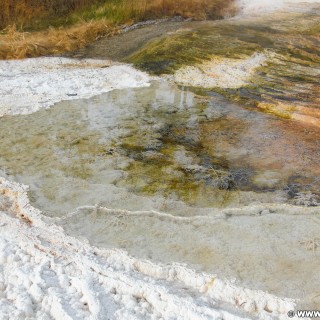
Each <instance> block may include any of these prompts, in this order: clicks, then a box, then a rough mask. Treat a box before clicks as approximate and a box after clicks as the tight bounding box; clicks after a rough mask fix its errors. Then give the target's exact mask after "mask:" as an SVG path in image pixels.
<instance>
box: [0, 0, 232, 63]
mask: <svg viewBox="0 0 320 320" xmlns="http://www.w3.org/2000/svg"><path fill="white" fill-rule="evenodd" d="M232 2H233V0H104V1H103V0H95V1H89V0H44V1H39V0H2V1H1V2H0V29H2V31H1V34H0V59H19V58H24V57H34V56H40V55H47V54H55V53H61V52H64V51H70V50H75V49H78V48H81V47H83V46H85V45H86V44H88V43H90V42H92V41H94V40H95V39H97V38H99V37H100V36H102V35H108V34H114V33H115V32H116V30H117V27H118V26H119V25H123V24H130V23H134V22H137V21H143V20H147V19H155V18H162V17H170V16H176V15H180V16H183V17H192V18H195V19H213V18H214V19H217V18H221V17H222V16H223V15H224V14H226V13H227V10H231V4H232Z"/></svg>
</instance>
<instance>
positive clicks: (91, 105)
mask: <svg viewBox="0 0 320 320" xmlns="http://www.w3.org/2000/svg"><path fill="white" fill-rule="evenodd" d="M319 131H320V130H319V128H318V127H316V126H315V127H308V128H306V127H305V126H302V125H301V124H300V123H299V122H298V123H296V122H292V120H288V119H281V118H277V117H274V116H272V115H267V114H264V113H260V112H256V111H252V110H246V109H243V108H241V107H240V106H239V105H237V104H233V103H230V101H227V100H226V99H225V98H224V97H222V96H220V95H218V94H216V93H211V94H210V93H208V95H206V96H197V95H196V94H195V93H193V92H191V91H188V90H186V89H184V88H178V87H177V86H176V85H174V84H170V83H168V82H167V81H162V80H160V81H154V82H153V83H152V84H151V86H150V87H147V88H136V89H123V90H115V91H112V92H110V93H106V94H103V95H100V96H97V97H95V98H91V99H88V100H77V101H65V102H61V103H58V104H56V105H55V106H54V107H52V108H51V109H48V110H40V111H38V112H37V113H35V114H31V115H21V116H10V117H5V118H3V119H2V125H1V128H0V137H1V142H0V148H1V151H2V152H1V157H0V166H1V168H2V170H3V171H4V172H5V173H6V175H7V176H8V177H11V178H12V179H13V180H17V181H20V182H23V183H25V184H28V185H29V186H30V195H29V196H30V199H31V203H32V205H34V206H35V207H37V208H40V209H41V210H43V212H44V213H45V214H48V215H50V216H60V217H62V216H64V215H66V214H68V213H70V212H74V213H73V214H69V215H67V216H66V217H64V218H63V219H62V220H57V222H58V223H59V224H62V225H63V226H64V228H65V229H66V230H67V232H69V233H71V234H73V235H76V236H79V237H82V238H87V239H89V241H90V242H91V243H92V244H94V245H98V246H104V247H118V248H122V249H125V250H127V251H128V252H129V253H130V254H133V255H135V256H137V257H139V258H148V259H154V260H155V261H161V262H171V261H176V262H182V263H188V264H190V265H192V267H194V268H196V269H197V270H205V271H207V272H218V273H219V274H222V275H224V276H227V277H235V278H237V279H240V280H242V282H243V283H245V284H246V285H247V286H249V287H252V288H259V289H263V290H267V291H270V292H271V293H276V294H280V295H282V296H290V297H294V298H303V299H306V300H307V301H308V302H310V301H312V299H313V296H312V297H311V296H310V295H312V294H314V287H313V286H314V283H315V282H314V281H313V282H310V283H309V282H308V281H309V279H310V270H312V269H316V268H317V263H318V262H319V261H318V259H319V257H318V254H316V255H314V254H313V252H312V251H308V248H309V247H308V241H310V239H312V237H315V236H316V235H317V232H318V231H319V228H320V226H319V221H318V218H317V217H316V216H314V212H315V211H308V210H307V208H306V209H303V208H301V209H298V210H297V209H294V208H293V207H292V209H290V207H281V206H280V207H277V204H281V203H287V204H299V205H304V206H317V205H318V204H319V202H318V201H319V198H318V196H319V195H318V190H319V183H320V182H319V157H318V156H317V153H318V151H319V140H318V139H315V137H318V136H319ZM270 203H271V204H272V203H273V204H274V205H270ZM80 206H85V207H83V208H79V207H80ZM243 206H246V207H244V209H241V207H243ZM247 206H249V207H247ZM103 207H106V208H109V209H103ZM77 208H78V209H77ZM225 208H230V209H229V211H226V209H225ZM233 208H238V209H236V210H235V209H233ZM119 209H124V210H125V211H119ZM128 210H130V211H128ZM151 210H152V211H151ZM290 210H291V211H290ZM132 211H138V212H136V213H134V212H132ZM157 212H166V213H171V214H172V216H170V215H169V216H168V215H166V214H160V213H157ZM308 212H310V214H309V215H307V214H306V213H308ZM174 216H177V219H178V220H176V218H174ZM196 216H198V217H196ZM201 216H203V217H202V218H201ZM179 217H180V218H179ZM179 219H182V220H179ZM299 221H300V222H299ZM178 230H179V232H178ZM285 230H287V231H285ZM284 233H285V235H284ZM310 237H311V238H310ZM238 239H241V243H239V241H238ZM289 247H290V248H291V247H293V248H291V250H292V251H288V248H289ZM261 261H264V262H263V263H262V262H261ZM307 261H308V262H307ZM287 264H289V265H290V268H289V270H287V271H286V276H284V275H283V273H282V272H283V270H284V268H286V267H285V265H287ZM268 270H269V271H268ZM297 273H299V274H300V276H299V278H295V277H294V274H297ZM275 274H277V276H275ZM315 277H317V274H315ZM293 278H295V279H293ZM280 279H281V281H280ZM302 279H305V281H306V282H308V284H306V285H305V287H306V292H307V293H306V294H304V295H303V296H301V292H300V289H299V286H300V283H301V281H302ZM307 279H308V281H307ZM285 281H287V282H285ZM298 289H299V290H298Z"/></svg>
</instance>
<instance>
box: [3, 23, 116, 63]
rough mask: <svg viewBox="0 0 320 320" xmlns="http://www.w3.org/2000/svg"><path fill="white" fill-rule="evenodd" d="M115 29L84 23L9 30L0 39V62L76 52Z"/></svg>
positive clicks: (9, 28)
mask: <svg viewBox="0 0 320 320" xmlns="http://www.w3.org/2000/svg"><path fill="white" fill-rule="evenodd" d="M116 32H117V29H116V28H114V27H112V26H110V24H108V23H106V22H105V21H101V20H100V21H91V22H84V23H82V24H79V25H75V26H73V27H69V28H67V29H66V28H61V29H54V28H50V29H48V30H45V31H38V32H31V33H29V32H19V31H17V30H16V27H15V26H10V27H8V28H7V29H6V32H5V33H4V34H2V35H0V59H23V58H26V57H39V56H44V55H52V54H58V53H62V52H67V51H73V50H77V49H80V48H82V47H84V46H85V45H87V44H88V43H90V42H93V41H95V40H97V39H98V38H99V37H101V36H104V35H113V34H115V33H116Z"/></svg>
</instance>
